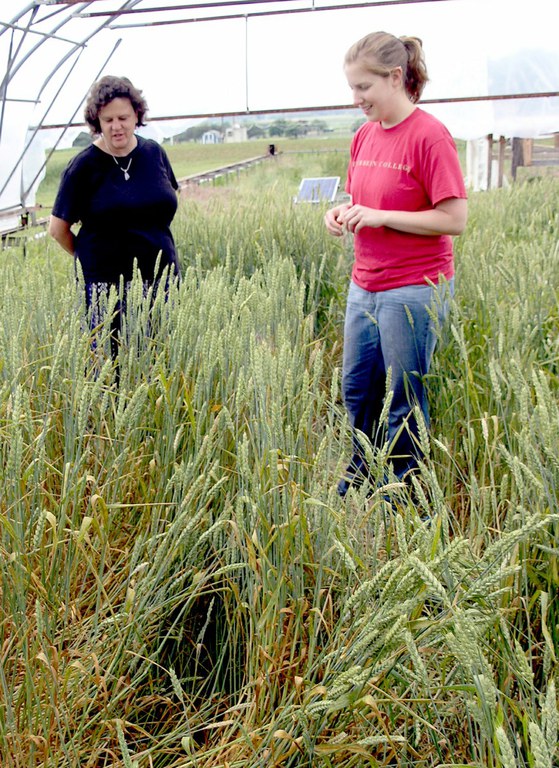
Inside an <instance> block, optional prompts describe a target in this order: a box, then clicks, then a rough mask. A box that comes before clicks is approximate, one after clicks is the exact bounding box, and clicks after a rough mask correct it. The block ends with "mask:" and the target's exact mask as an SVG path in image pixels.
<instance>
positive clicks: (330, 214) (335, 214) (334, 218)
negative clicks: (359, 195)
mask: <svg viewBox="0 0 559 768" xmlns="http://www.w3.org/2000/svg"><path fill="white" fill-rule="evenodd" d="M350 207H351V205H350V204H349V203H343V204H342V205H337V206H335V208H330V210H329V211H326V213H325V214H324V223H325V224H326V229H327V230H328V232H329V233H330V234H331V235H334V236H335V237H340V236H341V235H343V233H344V227H343V216H344V213H345V212H346V211H347V209H348V208H350Z"/></svg>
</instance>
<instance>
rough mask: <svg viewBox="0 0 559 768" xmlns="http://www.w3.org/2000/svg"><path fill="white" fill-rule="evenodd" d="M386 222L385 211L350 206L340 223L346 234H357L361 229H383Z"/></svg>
mask: <svg viewBox="0 0 559 768" xmlns="http://www.w3.org/2000/svg"><path fill="white" fill-rule="evenodd" d="M385 222H386V211H379V210H377V209H376V208H367V207H366V206H364V205H352V206H350V207H349V208H348V209H347V210H346V211H345V212H344V214H343V215H342V217H341V223H342V224H343V225H344V226H345V227H346V229H347V230H348V232H359V230H360V229H362V228H363V227H383V226H385Z"/></svg>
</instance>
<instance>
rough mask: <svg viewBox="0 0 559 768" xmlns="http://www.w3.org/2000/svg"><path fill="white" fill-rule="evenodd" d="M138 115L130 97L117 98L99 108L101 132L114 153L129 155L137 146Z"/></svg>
mask: <svg viewBox="0 0 559 768" xmlns="http://www.w3.org/2000/svg"><path fill="white" fill-rule="evenodd" d="M137 123H138V116H137V114H136V112H134V108H133V106H132V103H131V101H130V99H126V98H117V99H113V100H112V101H110V102H109V103H108V104H106V105H105V106H104V107H101V109H100V110H99V125H100V126H101V134H102V135H103V139H104V140H105V144H106V145H107V148H108V150H109V151H110V152H111V153H112V154H113V155H121V156H124V155H127V154H128V153H129V152H131V151H132V150H133V149H134V147H135V146H136V136H135V133H134V130H135V129H136V125H137Z"/></svg>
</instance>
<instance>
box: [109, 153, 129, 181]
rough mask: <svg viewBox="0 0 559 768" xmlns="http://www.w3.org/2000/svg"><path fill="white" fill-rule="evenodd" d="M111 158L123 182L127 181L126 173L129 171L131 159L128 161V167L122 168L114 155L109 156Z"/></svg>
mask: <svg viewBox="0 0 559 768" xmlns="http://www.w3.org/2000/svg"><path fill="white" fill-rule="evenodd" d="M111 157H112V158H113V160H114V161H115V163H116V167H117V168H118V169H119V170H121V171H122V172H123V174H124V180H125V181H128V179H129V178H130V174H129V173H128V171H129V170H130V166H131V165H132V158H130V160H129V161H128V165H127V166H126V168H123V167H122V165H120V163H119V162H118V160H117V159H116V157H115V156H114V155H111Z"/></svg>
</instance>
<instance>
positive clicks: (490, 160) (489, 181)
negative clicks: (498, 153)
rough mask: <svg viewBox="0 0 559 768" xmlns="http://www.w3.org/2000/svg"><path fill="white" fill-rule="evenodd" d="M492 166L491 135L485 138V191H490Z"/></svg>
mask: <svg viewBox="0 0 559 768" xmlns="http://www.w3.org/2000/svg"><path fill="white" fill-rule="evenodd" d="M492 165H493V134H492V133H490V134H488V136H487V189H491V166H492Z"/></svg>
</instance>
